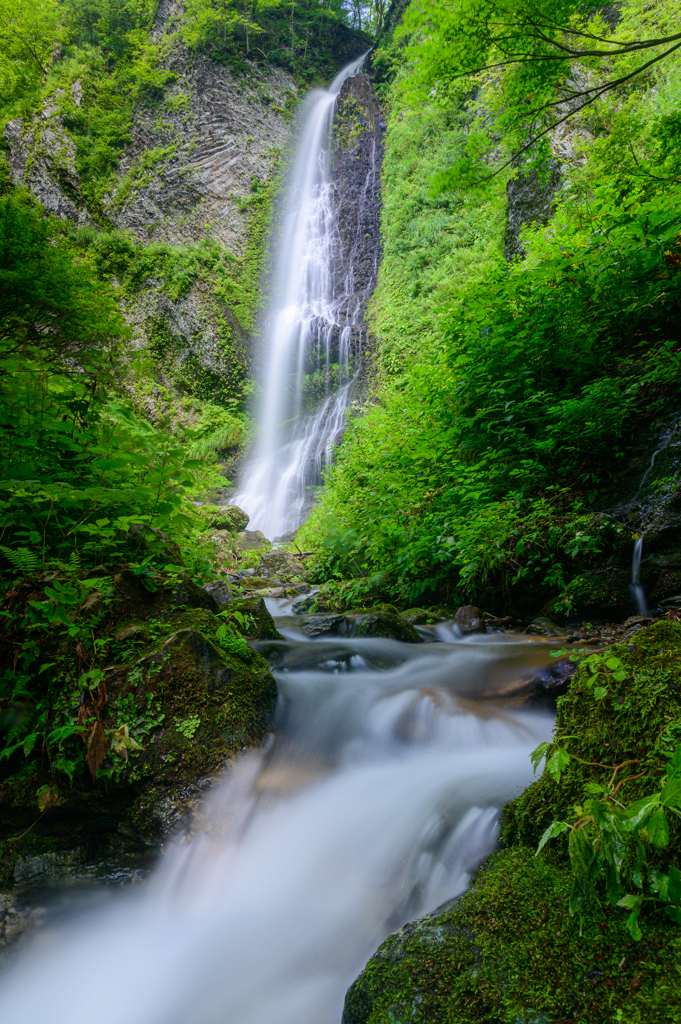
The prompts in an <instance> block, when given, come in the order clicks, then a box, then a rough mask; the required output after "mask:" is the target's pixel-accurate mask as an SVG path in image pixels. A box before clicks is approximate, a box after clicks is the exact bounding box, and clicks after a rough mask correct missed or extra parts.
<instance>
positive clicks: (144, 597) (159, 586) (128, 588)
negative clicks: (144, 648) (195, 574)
mask: <svg viewBox="0 0 681 1024" xmlns="http://www.w3.org/2000/svg"><path fill="white" fill-rule="evenodd" d="M113 588H114V592H113V603H112V612H113V615H114V617H115V618H116V619H118V620H122V619H131V618H135V619H149V618H157V617H167V616H168V615H169V614H171V613H172V611H173V610H174V609H176V608H178V607H180V606H184V607H187V608H204V609H206V610H207V611H211V612H215V611H217V608H218V606H217V603H216V601H215V598H214V597H213V596H212V595H211V594H209V593H208V592H207V591H206V590H204V589H203V588H202V587H200V586H198V584H196V583H194V581H193V580H192V579H191V578H190V577H189V576H187V575H186V573H166V574H163V575H160V574H159V575H156V576H154V577H149V578H148V579H147V578H146V577H144V576H141V575H137V574H135V573H133V572H132V571H131V570H130V569H122V570H121V571H120V572H118V573H116V575H115V576H114V578H113ZM93 593H96V592H93Z"/></svg>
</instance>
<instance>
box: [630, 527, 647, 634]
mask: <svg viewBox="0 0 681 1024" xmlns="http://www.w3.org/2000/svg"><path fill="white" fill-rule="evenodd" d="M642 554H643V534H641V536H640V537H637V539H636V540H635V541H634V553H633V555H632V559H631V594H632V597H633V598H634V604H635V605H636V611H637V612H638V614H639V615H647V614H648V605H647V604H646V595H645V593H644V591H643V587H642V586H641V556H642Z"/></svg>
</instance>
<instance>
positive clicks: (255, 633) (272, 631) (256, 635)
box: [229, 597, 283, 640]
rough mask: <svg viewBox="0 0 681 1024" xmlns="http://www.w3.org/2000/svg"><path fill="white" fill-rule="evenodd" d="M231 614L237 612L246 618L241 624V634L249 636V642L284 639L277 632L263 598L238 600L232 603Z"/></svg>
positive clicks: (230, 605)
mask: <svg viewBox="0 0 681 1024" xmlns="http://www.w3.org/2000/svg"><path fill="white" fill-rule="evenodd" d="M229 612H230V613H231V615H232V616H234V613H235V612H237V613H238V614H239V615H242V616H243V617H244V623H239V632H240V633H242V634H243V635H244V636H247V637H248V638H249V640H282V639H283V637H282V636H280V634H279V633H278V632H277V627H276V626H275V625H274V619H273V618H272V616H271V615H270V613H269V612H268V610H267V607H266V605H265V602H264V600H263V599H262V597H241V598H236V599H235V600H234V601H231V602H230V604H229ZM234 621H237V620H234Z"/></svg>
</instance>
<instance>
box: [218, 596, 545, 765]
mask: <svg viewBox="0 0 681 1024" xmlns="http://www.w3.org/2000/svg"><path fill="white" fill-rule="evenodd" d="M238 614H239V613H238V612H235V613H234V615H235V617H236V616H237V615H238ZM242 618H243V616H242ZM551 746H552V744H551V743H540V744H539V746H538V747H535V748H534V750H533V751H532V753H531V754H530V761H531V762H532V767H533V768H534V774H535V775H536V774H537V768H538V767H539V765H540V763H541V761H542V759H543V757H544V756H545V754H546V751H547V750H549V749H550V748H551Z"/></svg>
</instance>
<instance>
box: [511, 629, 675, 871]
mask: <svg viewBox="0 0 681 1024" xmlns="http://www.w3.org/2000/svg"><path fill="white" fill-rule="evenodd" d="M615 673H617V674H618V675H622V674H623V676H624V678H622V679H619V680H617V679H615ZM603 689H605V691H606V692H605V695H603V694H602V692H601V691H602V690H603ZM554 738H555V742H556V744H558V745H560V747H561V748H562V749H564V750H566V751H567V753H568V754H572V755H574V758H571V759H570V763H569V765H568V766H567V768H566V769H565V771H564V773H563V775H562V777H561V779H560V783H557V782H556V781H555V780H554V779H553V777H552V776H551V775H550V774H549V773H548V772H544V773H543V774H542V776H541V777H540V778H539V779H538V780H537V781H536V782H534V783H533V784H532V785H531V786H529V787H528V789H526V790H525V792H524V793H523V794H522V795H521V796H519V797H518V798H517V799H516V800H514V801H513V802H512V803H510V804H508V805H507V806H506V807H505V808H504V813H503V827H502V837H503V841H504V842H505V843H507V844H513V845H526V846H532V847H536V844H537V843H538V841H539V839H540V837H541V835H542V833H543V832H544V830H545V829H546V828H547V827H548V825H549V824H550V823H551V821H553V820H554V818H557V819H562V818H564V817H565V816H566V815H569V813H570V808H571V807H572V806H573V804H576V803H580V802H581V800H582V799H583V796H584V785H585V784H586V783H587V782H598V783H603V782H604V781H606V777H607V776H609V775H610V774H612V773H611V772H609V771H608V769H607V768H605V769H604V768H602V767H599V766H600V765H606V766H607V765H612V766H613V767H614V766H615V765H619V764H622V763H623V762H625V761H633V762H635V770H633V769H632V771H631V772H630V773H629V774H631V775H637V776H638V777H637V778H635V779H632V780H631V781H630V782H624V783H623V785H622V787H621V789H620V791H619V797H618V798H619V800H620V801H621V802H622V803H624V804H626V803H629V802H631V801H633V800H636V799H638V798H639V797H642V796H645V795H647V794H649V793H654V792H655V791H656V790H657V789H659V778H660V775H661V773H662V769H663V766H664V764H665V761H666V760H667V756H668V753H669V751H671V750H673V749H674V747H675V746H676V745H677V744H678V743H679V742H681V624H679V623H678V622H669V621H664V620H663V621H660V622H656V623H654V624H653V625H652V626H649V627H648V628H646V629H642V630H640V631H639V632H638V633H636V634H635V635H634V636H633V637H632V638H631V641H630V643H628V644H613V645H612V646H611V647H609V648H608V651H607V652H606V653H605V654H602V655H595V656H593V655H592V656H591V657H590V658H589V659H588V661H586V662H585V663H583V664H581V665H580V667H579V669H578V671H577V672H576V673H575V675H574V676H573V678H572V681H571V683H570V686H569V689H568V692H567V694H566V695H565V696H564V697H562V698H560V704H559V712H558V719H557V723H556V729H555V733H554ZM548 756H549V757H550V756H551V752H549V754H548ZM575 758H579V759H580V760H579V761H578V760H576V759H575ZM583 762H589V763H587V764H585V763H583ZM641 773H642V774H641ZM557 849H558V850H560V849H561V846H560V845H559V844H558V845H557ZM674 855H681V827H680V825H679V820H678V819H677V818H676V817H673V818H672V821H671V822H670V847H669V849H668V850H666V851H665V858H666V859H667V860H669V858H670V857H672V858H673V856H674Z"/></svg>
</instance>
